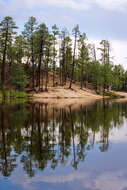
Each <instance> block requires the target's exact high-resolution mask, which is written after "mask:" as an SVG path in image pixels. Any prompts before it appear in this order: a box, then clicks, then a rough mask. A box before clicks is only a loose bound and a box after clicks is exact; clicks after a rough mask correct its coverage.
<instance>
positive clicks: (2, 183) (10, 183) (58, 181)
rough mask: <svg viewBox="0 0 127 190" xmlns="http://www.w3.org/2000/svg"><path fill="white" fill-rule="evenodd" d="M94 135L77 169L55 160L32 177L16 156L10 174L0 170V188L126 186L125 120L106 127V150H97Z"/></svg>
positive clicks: (97, 189)
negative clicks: (53, 165) (117, 125)
mask: <svg viewBox="0 0 127 190" xmlns="http://www.w3.org/2000/svg"><path fill="white" fill-rule="evenodd" d="M95 139H96V140H95V142H96V143H95V145H94V147H93V148H92V149H91V150H89V151H86V154H87V156H86V158H85V161H84V162H80V163H79V165H78V169H77V170H75V169H74V168H73V167H72V166H71V165H70V163H69V162H68V163H67V164H66V165H61V164H58V167H56V168H55V170H52V169H51V168H50V166H47V168H46V169H45V170H44V171H41V170H38V169H35V177H32V178H29V177H28V176H27V174H25V172H24V170H23V168H22V165H21V164H20V159H18V166H17V168H16V169H15V170H14V172H12V175H11V177H10V178H8V179H7V178H4V177H2V176H1V174H0V190H65V189H66V190H127V120H126V119H124V123H123V125H122V126H119V128H113V129H111V130H110V133H109V148H108V150H107V151H106V152H101V151H100V146H101V143H100V142H99V140H100V133H97V134H96V135H95ZM89 142H90V138H89ZM75 143H76V144H77V140H76V141H75ZM56 148H57V146H56ZM19 158H21V155H20V157H19ZM69 159H70V160H71V159H72V155H71V156H70V157H69Z"/></svg>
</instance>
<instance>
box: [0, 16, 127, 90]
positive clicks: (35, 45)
mask: <svg viewBox="0 0 127 190" xmlns="http://www.w3.org/2000/svg"><path fill="white" fill-rule="evenodd" d="M17 29H18V27H17V26H16V23H15V22H14V20H13V18H12V17H10V16H7V17H5V18H3V20H2V21H1V22H0V74H1V79H0V84H1V86H0V87H1V89H4V88H5V87H6V86H9V85H10V84H11V85H12V86H13V87H14V88H17V89H21V90H23V89H24V88H26V87H29V89H31V90H35V89H38V91H48V84H49V80H50V81H52V86H53V87H55V86H56V85H61V86H64V85H67V84H68V87H69V88H70V89H71V88H73V83H75V82H78V83H79V84H80V88H81V89H83V88H85V87H87V84H88V83H90V84H92V86H93V87H94V89H95V90H96V91H97V92H99V91H100V89H104V90H105V89H114V90H127V71H125V70H124V68H123V67H122V65H115V64H113V61H112V58H111V55H110V54H111V45H110V42H109V41H108V40H102V41H101V42H100V47H99V48H98V49H97V48H96V47H95V45H94V44H90V43H89V42H88V39H87V36H86V33H82V32H80V29H79V26H78V25H76V26H75V27H74V28H73V30H72V32H71V33H69V31H68V30H67V28H63V29H62V30H60V29H59V28H58V27H57V26H56V25H53V26H52V27H50V28H49V27H47V26H46V24H45V23H41V24H38V23H37V20H36V18H35V17H33V16H31V17H30V18H29V19H28V21H27V22H26V23H25V25H24V30H23V31H22V32H21V33H20V34H19V33H17V32H16V30H17ZM97 51H99V52H100V58H99V59H98V58H97ZM49 73H52V75H49ZM56 76H57V77H59V81H57V80H56ZM49 77H50V78H49Z"/></svg>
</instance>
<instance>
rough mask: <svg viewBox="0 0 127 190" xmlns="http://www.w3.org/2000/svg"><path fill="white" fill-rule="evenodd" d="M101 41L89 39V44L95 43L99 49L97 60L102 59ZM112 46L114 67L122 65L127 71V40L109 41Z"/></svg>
mask: <svg viewBox="0 0 127 190" xmlns="http://www.w3.org/2000/svg"><path fill="white" fill-rule="evenodd" d="M100 41H101V40H96V39H89V41H88V42H89V43H94V44H95V46H96V49H97V58H98V59H99V58H100V53H99V50H98V48H99V47H100V44H99V43H100ZM109 42H110V44H111V54H110V55H111V58H112V59H111V60H112V62H113V64H114V65H119V64H121V65H122V66H123V67H124V68H125V69H127V51H126V50H127V41H126V40H109Z"/></svg>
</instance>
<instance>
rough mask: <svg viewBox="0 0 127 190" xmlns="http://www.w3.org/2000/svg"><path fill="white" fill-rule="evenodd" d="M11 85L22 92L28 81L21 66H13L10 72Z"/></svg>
mask: <svg viewBox="0 0 127 190" xmlns="http://www.w3.org/2000/svg"><path fill="white" fill-rule="evenodd" d="M10 78H11V83H12V85H13V86H14V87H15V88H16V89H18V90H21V91H22V90H24V88H25V87H26V85H27V83H28V80H27V76H26V73H25V70H24V67H23V65H21V64H13V66H12V68H11V72H10Z"/></svg>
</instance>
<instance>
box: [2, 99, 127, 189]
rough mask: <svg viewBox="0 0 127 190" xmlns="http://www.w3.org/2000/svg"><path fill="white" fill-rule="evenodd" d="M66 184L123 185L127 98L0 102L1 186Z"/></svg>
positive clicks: (125, 176) (126, 170) (125, 182)
mask: <svg viewBox="0 0 127 190" xmlns="http://www.w3.org/2000/svg"><path fill="white" fill-rule="evenodd" d="M65 101H66V100H65ZM65 189H66V190H127V102H123V103H115V102H112V101H99V102H95V103H92V104H91V105H87V106H86V105H79V106H77V107H76V108H74V107H73V106H68V107H67V106H66V108H60V107H53V106H51V105H49V104H48V103H41V104H39V103H16V104H13V103H11V104H6V103H2V104H1V105H0V190H65Z"/></svg>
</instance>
